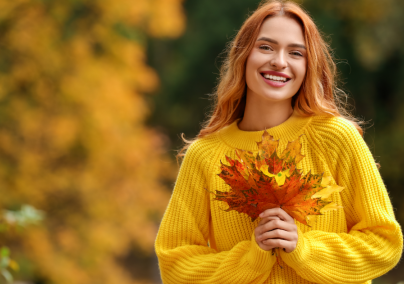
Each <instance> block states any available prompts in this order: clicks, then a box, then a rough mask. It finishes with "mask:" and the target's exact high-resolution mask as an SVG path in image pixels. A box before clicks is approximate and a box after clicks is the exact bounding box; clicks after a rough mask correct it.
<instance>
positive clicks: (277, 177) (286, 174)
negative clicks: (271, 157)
mask: <svg viewBox="0 0 404 284" xmlns="http://www.w3.org/2000/svg"><path fill="white" fill-rule="evenodd" d="M261 172H262V173H263V174H264V175H266V176H269V177H275V180H276V183H277V184H278V185H283V184H284V183H285V180H286V177H290V171H289V169H286V170H284V171H283V172H279V173H277V174H271V173H270V172H269V171H268V165H263V166H261Z"/></svg>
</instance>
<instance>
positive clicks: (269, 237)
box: [255, 208, 298, 252]
mask: <svg viewBox="0 0 404 284" xmlns="http://www.w3.org/2000/svg"><path fill="white" fill-rule="evenodd" d="M260 217H261V221H260V222H259V223H258V226H257V227H256V228H255V241H256V242H257V244H258V245H259V246H260V248H262V249H263V250H266V251H269V250H271V249H273V248H278V247H279V248H283V250H284V251H286V252H292V251H293V250H294V249H295V248H296V245H297V239H298V235H297V227H296V224H295V222H294V219H293V218H292V217H291V216H290V215H289V214H288V213H286V212H285V211H284V210H283V209H281V208H272V209H267V210H265V211H264V212H262V213H261V214H260Z"/></svg>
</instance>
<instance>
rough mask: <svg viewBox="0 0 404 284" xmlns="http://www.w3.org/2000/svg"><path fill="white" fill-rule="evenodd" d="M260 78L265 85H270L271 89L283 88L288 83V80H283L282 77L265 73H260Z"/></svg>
mask: <svg viewBox="0 0 404 284" xmlns="http://www.w3.org/2000/svg"><path fill="white" fill-rule="evenodd" d="M261 76H262V78H263V79H264V81H265V83H267V84H269V85H271V86H272V87H283V86H285V85H286V84H287V82H289V81H290V80H291V79H290V78H285V77H282V76H275V75H269V74H266V73H261Z"/></svg>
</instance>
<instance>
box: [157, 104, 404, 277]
mask: <svg viewBox="0 0 404 284" xmlns="http://www.w3.org/2000/svg"><path fill="white" fill-rule="evenodd" d="M237 122H238V121H235V122H234V123H232V124H231V125H229V126H227V127H225V128H223V129H221V130H220V131H219V132H217V133H215V134H211V135H209V136H207V137H205V138H203V139H199V140H197V141H195V142H194V143H192V144H191V146H190V148H189V149H188V150H187V153H186V155H185V158H184V161H183V163H182V165H181V168H180V171H179V174H178V177H177V181H176V183H175V187H174V191H173V193H172V196H171V200H170V202H169V205H168V207H167V210H166V212H165V214H164V217H163V220H162V222H161V225H160V229H159V232H158V235H157V239H156V243H155V248H156V253H157V256H158V259H159V266H160V271H161V276H162V279H163V282H164V283H231V284H234V283H277V284H286V283H287V284H289V283H327V284H328V283H343V284H347V283H371V279H374V278H377V277H379V276H381V275H383V274H385V273H386V272H387V271H389V270H390V269H392V268H393V267H394V266H395V265H396V264H397V262H398V261H399V259H400V257H401V253H402V247H403V235H402V232H401V228H400V225H399V224H398V223H397V221H396V219H395V216H394V212H393V208H392V205H391V202H390V199H389V196H388V193H387V191H386V188H385V185H384V183H383V180H382V178H381V176H380V173H379V171H378V169H377V167H376V165H375V162H374V159H373V156H372V154H371V152H370V151H369V148H368V146H367V145H366V143H365V142H364V140H363V139H362V137H361V136H360V134H359V133H358V131H357V130H356V128H355V127H354V126H353V125H352V124H351V123H350V122H348V121H346V120H344V119H343V118H337V117H325V116H312V117H301V116H298V115H297V114H296V112H294V113H293V114H292V116H291V117H290V118H288V119H287V120H286V121H285V122H283V123H282V124H280V125H278V126H275V127H273V128H270V129H267V132H268V133H269V134H270V135H272V136H274V139H275V140H277V139H280V141H279V147H278V152H279V150H280V151H283V149H285V148H286V145H287V143H288V141H294V140H296V139H298V137H299V136H300V135H301V134H304V135H302V136H301V137H300V140H299V141H300V142H301V144H302V154H303V155H305V158H303V160H302V161H300V162H299V163H298V165H297V167H298V168H300V169H302V170H303V173H304V174H305V173H307V172H308V171H309V170H311V173H313V174H315V173H324V176H328V175H331V176H332V177H333V181H332V182H333V183H335V184H337V185H339V186H343V187H344V190H342V191H341V192H335V193H333V194H332V196H331V200H332V201H333V202H335V203H337V204H338V205H342V206H343V208H341V209H338V210H334V211H329V212H326V213H324V215H321V216H317V218H316V223H315V224H314V225H313V226H312V227H308V226H306V225H303V224H301V223H300V222H297V221H295V223H296V225H297V231H298V242H297V246H296V248H295V250H293V251H292V252H290V253H287V252H285V251H283V250H278V251H279V252H280V257H279V262H280V264H281V266H282V267H283V268H281V267H280V266H279V265H278V264H277V262H276V256H275V255H272V252H271V251H265V250H262V249H261V248H260V247H259V246H258V244H257V243H256V241H255V236H254V229H255V227H256V226H257V224H258V222H259V218H258V219H257V220H255V221H254V222H251V219H250V218H249V217H248V216H247V215H246V214H240V213H238V212H236V211H229V212H225V211H224V210H223V209H226V208H227V204H225V203H223V202H221V201H217V200H212V199H213V195H211V194H210V193H209V192H208V191H215V190H220V191H226V190H227V191H228V190H229V189H230V187H229V186H228V185H227V184H226V183H225V182H224V180H222V179H221V178H220V177H218V176H217V174H218V173H220V168H219V165H220V161H221V160H222V161H224V160H225V155H227V156H229V157H231V158H232V159H235V158H236V155H235V151H234V149H236V148H239V149H244V150H250V151H257V150H258V147H257V143H256V142H258V141H261V136H262V133H263V131H253V132H247V131H242V130H240V129H239V128H238V125H237Z"/></svg>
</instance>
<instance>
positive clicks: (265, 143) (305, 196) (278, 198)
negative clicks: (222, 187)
mask: <svg viewBox="0 0 404 284" xmlns="http://www.w3.org/2000/svg"><path fill="white" fill-rule="evenodd" d="M299 138H300V137H299ZM278 143H279V140H276V141H275V140H274V139H273V137H272V136H271V135H269V134H268V132H266V131H264V133H263V135H262V141H261V142H257V144H258V153H257V154H256V155H254V154H253V153H252V152H250V151H244V150H240V149H236V150H235V151H236V155H237V157H238V158H239V160H233V159H231V158H229V157H227V156H226V159H227V161H228V162H229V164H230V165H225V164H223V163H221V166H220V169H221V173H220V174H218V175H219V177H221V178H222V179H223V180H224V181H225V182H226V183H227V184H228V185H230V187H231V189H230V191H228V192H222V191H218V190H216V192H214V193H213V192H212V193H213V194H214V195H215V198H214V200H220V201H224V202H226V203H227V204H228V205H229V207H228V209H226V210H225V211H231V210H236V211H238V212H239V213H245V214H247V215H248V216H250V217H251V221H254V220H255V219H257V218H258V216H259V214H260V213H261V212H263V211H265V210H267V209H270V208H276V207H280V208H282V209H283V210H284V211H286V213H288V214H289V215H290V216H292V217H293V218H295V219H296V220H297V221H299V222H300V223H302V224H305V225H307V226H310V225H309V223H310V222H311V221H312V219H313V216H316V215H322V213H324V212H326V211H329V210H336V209H337V208H342V207H341V206H338V205H337V204H335V203H333V202H331V201H328V200H326V199H327V198H328V197H329V196H330V195H331V194H332V193H333V192H340V191H341V190H342V189H343V187H340V186H337V185H330V182H331V177H330V176H328V177H323V174H312V173H311V170H310V171H309V172H308V173H307V174H305V175H304V174H303V173H302V170H300V169H297V168H296V165H297V164H298V163H299V162H300V161H301V160H302V159H303V158H304V156H303V155H302V154H301V153H300V151H301V147H302V146H301V144H300V142H299V139H297V140H295V141H293V142H288V145H287V148H286V149H285V150H284V151H283V152H282V154H280V155H278V153H277V148H278Z"/></svg>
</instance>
